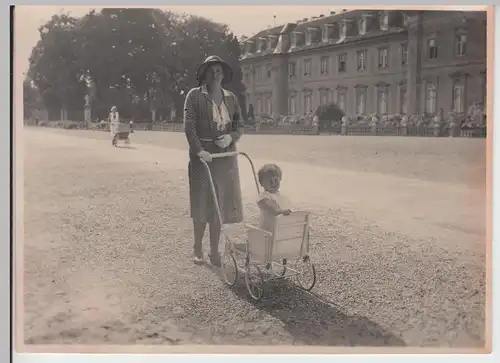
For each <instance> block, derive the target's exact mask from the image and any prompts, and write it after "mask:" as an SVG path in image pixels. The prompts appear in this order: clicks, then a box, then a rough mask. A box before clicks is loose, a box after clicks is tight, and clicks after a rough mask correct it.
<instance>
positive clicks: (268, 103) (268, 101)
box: [265, 95, 273, 115]
mask: <svg viewBox="0 0 500 363" xmlns="http://www.w3.org/2000/svg"><path fill="white" fill-rule="evenodd" d="M272 113H273V103H272V99H271V95H267V97H266V109H265V114H267V115H272Z"/></svg>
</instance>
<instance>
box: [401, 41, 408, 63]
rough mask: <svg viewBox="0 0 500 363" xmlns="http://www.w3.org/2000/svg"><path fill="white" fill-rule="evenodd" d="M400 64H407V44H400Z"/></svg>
mask: <svg viewBox="0 0 500 363" xmlns="http://www.w3.org/2000/svg"><path fill="white" fill-rule="evenodd" d="M401 64H402V65H406V64H408V44H407V43H403V44H401Z"/></svg>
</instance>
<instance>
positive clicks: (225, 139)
mask: <svg viewBox="0 0 500 363" xmlns="http://www.w3.org/2000/svg"><path fill="white" fill-rule="evenodd" d="M232 142H233V138H232V137H231V135H229V134H225V135H222V136H219V137H218V138H217V140H215V145H217V146H218V147H220V148H221V149H225V148H226V147H228V146H229V145H231V143H232Z"/></svg>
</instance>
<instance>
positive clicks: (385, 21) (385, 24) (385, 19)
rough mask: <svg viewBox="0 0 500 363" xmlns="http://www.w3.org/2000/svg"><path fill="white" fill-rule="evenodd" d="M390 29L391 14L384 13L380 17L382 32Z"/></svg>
mask: <svg viewBox="0 0 500 363" xmlns="http://www.w3.org/2000/svg"><path fill="white" fill-rule="evenodd" d="M388 29H389V13H388V12H386V11H384V12H383V13H382V14H381V15H380V30H388Z"/></svg>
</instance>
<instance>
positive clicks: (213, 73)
mask: <svg viewBox="0 0 500 363" xmlns="http://www.w3.org/2000/svg"><path fill="white" fill-rule="evenodd" d="M223 79H224V72H223V70H222V66H221V65H220V64H212V65H211V66H209V67H208V68H207V71H206V72H205V82H206V83H207V84H213V83H218V84H221V83H222V80H223Z"/></svg>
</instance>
